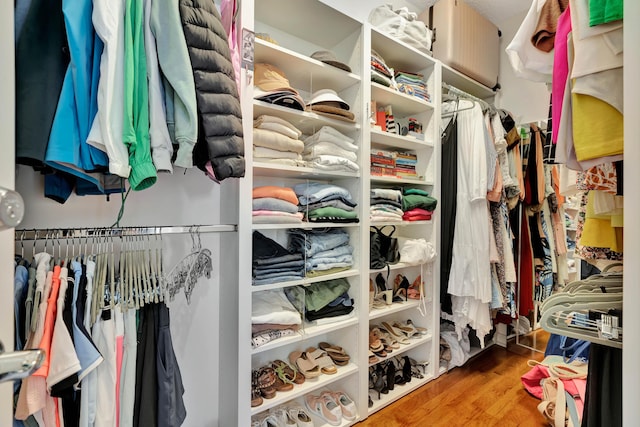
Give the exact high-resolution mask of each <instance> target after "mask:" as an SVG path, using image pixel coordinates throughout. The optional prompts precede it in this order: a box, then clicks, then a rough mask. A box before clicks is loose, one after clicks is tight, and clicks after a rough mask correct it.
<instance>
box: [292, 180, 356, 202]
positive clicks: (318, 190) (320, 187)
mask: <svg viewBox="0 0 640 427" xmlns="http://www.w3.org/2000/svg"><path fill="white" fill-rule="evenodd" d="M293 191H295V193H296V195H297V196H298V200H299V202H300V204H301V205H306V204H308V203H314V202H318V201H320V200H325V199H326V200H329V197H331V196H339V197H342V198H344V199H347V200H352V199H351V193H349V190H347V189H346V188H343V187H339V186H337V185H333V184H323V183H320V182H308V183H307V182H303V183H300V184H296V185H294V187H293Z"/></svg>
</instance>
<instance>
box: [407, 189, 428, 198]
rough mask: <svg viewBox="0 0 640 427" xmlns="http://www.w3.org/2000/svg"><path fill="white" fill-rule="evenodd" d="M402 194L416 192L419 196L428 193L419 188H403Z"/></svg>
mask: <svg viewBox="0 0 640 427" xmlns="http://www.w3.org/2000/svg"><path fill="white" fill-rule="evenodd" d="M404 194H418V195H420V196H428V195H429V193H428V192H427V191H424V190H421V189H419V188H405V189H404Z"/></svg>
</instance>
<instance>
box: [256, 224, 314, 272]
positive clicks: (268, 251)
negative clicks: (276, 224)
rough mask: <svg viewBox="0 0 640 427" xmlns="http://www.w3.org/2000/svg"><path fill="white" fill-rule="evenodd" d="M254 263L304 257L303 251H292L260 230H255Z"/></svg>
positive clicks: (267, 262)
mask: <svg viewBox="0 0 640 427" xmlns="http://www.w3.org/2000/svg"><path fill="white" fill-rule="evenodd" d="M252 239H253V245H252V247H253V254H252V255H253V263H254V265H256V264H269V263H271V262H273V260H282V261H294V260H298V259H302V251H290V250H288V249H286V248H284V247H283V246H282V245H280V244H279V243H278V242H276V241H275V240H273V239H270V238H269V237H267V236H265V235H264V234H262V233H260V232H259V231H254V232H253V236H252Z"/></svg>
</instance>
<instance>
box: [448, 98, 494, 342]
mask: <svg viewBox="0 0 640 427" xmlns="http://www.w3.org/2000/svg"><path fill="white" fill-rule="evenodd" d="M468 102H469V101H462V102H461V103H460V105H461V107H462V108H464V107H466V105H465V104H467V103H468ZM484 138H485V129H484V123H483V118H482V110H481V108H480V106H479V105H478V104H476V103H474V105H473V107H472V108H471V109H468V110H465V111H461V112H459V113H458V143H459V144H461V145H460V147H459V150H458V185H457V192H456V205H457V206H456V207H457V209H456V222H455V233H454V238H453V248H452V261H451V274H450V276H449V287H448V291H449V293H450V294H451V295H452V305H453V316H454V322H455V324H456V330H457V331H458V334H459V335H460V334H461V333H462V330H463V329H464V327H465V326H466V325H467V324H469V326H471V327H472V328H474V329H475V330H476V332H477V333H478V336H479V337H484V336H485V335H486V334H488V333H489V331H490V330H491V327H492V326H491V321H490V317H489V306H488V303H489V302H490V301H491V268H490V267H491V264H490V261H489V229H488V224H489V210H488V206H487V199H486V196H487V169H486V168H487V161H486V150H485V143H484V142H485V141H484Z"/></svg>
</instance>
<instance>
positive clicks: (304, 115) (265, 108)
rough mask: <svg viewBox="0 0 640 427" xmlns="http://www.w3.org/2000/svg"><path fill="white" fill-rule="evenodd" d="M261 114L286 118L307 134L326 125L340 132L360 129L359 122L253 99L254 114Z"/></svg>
mask: <svg viewBox="0 0 640 427" xmlns="http://www.w3.org/2000/svg"><path fill="white" fill-rule="evenodd" d="M261 114H269V115H272V116H278V117H280V118H282V119H285V120H287V121H288V122H290V123H291V124H293V125H294V126H295V127H297V128H298V129H300V130H301V131H302V132H303V133H304V134H307V135H312V134H313V133H314V132H315V131H317V130H318V129H320V128H321V127H322V126H325V125H328V126H331V127H332V128H334V129H336V130H339V131H340V132H353V131H356V130H358V129H360V125H359V124H358V123H351V122H345V121H343V120H338V119H332V118H331V117H326V116H323V115H321V114H317V113H312V112H309V111H300V110H296V109H295V108H288V107H282V106H280V105H274V104H270V103H268V102H264V101H259V100H257V99H255V100H254V101H253V115H254V117H257V116H259V115H261Z"/></svg>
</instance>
